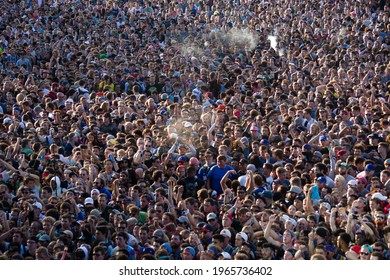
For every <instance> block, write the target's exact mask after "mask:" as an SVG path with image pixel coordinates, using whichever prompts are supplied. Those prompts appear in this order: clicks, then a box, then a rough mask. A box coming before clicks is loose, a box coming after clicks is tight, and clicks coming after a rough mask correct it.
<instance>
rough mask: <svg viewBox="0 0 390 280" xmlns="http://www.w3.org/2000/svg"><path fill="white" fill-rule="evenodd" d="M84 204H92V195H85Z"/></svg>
mask: <svg viewBox="0 0 390 280" xmlns="http://www.w3.org/2000/svg"><path fill="white" fill-rule="evenodd" d="M84 204H85V205H87V204H93V199H92V197H87V198H86V199H85V200H84Z"/></svg>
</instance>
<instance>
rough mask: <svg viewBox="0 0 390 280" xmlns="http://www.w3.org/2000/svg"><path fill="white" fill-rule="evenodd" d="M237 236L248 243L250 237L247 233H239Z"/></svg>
mask: <svg viewBox="0 0 390 280" xmlns="http://www.w3.org/2000/svg"><path fill="white" fill-rule="evenodd" d="M236 236H241V238H242V239H243V240H244V241H245V242H248V235H247V234H246V233H245V232H242V231H241V232H239V233H237V234H236Z"/></svg>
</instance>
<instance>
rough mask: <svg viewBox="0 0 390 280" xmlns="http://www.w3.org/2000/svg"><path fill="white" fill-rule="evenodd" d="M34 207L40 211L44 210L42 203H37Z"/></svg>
mask: <svg viewBox="0 0 390 280" xmlns="http://www.w3.org/2000/svg"><path fill="white" fill-rule="evenodd" d="M33 206H35V207H37V208H38V209H39V210H42V204H41V203H40V202H38V201H37V202H35V203H34V204H33Z"/></svg>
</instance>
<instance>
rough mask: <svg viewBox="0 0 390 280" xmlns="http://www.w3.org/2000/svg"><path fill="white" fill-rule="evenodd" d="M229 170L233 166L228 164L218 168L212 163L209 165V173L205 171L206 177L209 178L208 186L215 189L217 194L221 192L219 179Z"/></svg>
mask: <svg viewBox="0 0 390 280" xmlns="http://www.w3.org/2000/svg"><path fill="white" fill-rule="evenodd" d="M229 170H234V168H233V167H231V166H230V165H226V167H225V168H219V167H218V165H214V166H213V167H211V169H210V171H209V173H207V179H210V187H211V189H213V190H214V191H216V192H217V194H218V195H220V194H222V193H223V191H222V187H221V179H222V178H223V176H225V174H226V172H228V171H229Z"/></svg>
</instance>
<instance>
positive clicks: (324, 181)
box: [316, 176, 326, 183]
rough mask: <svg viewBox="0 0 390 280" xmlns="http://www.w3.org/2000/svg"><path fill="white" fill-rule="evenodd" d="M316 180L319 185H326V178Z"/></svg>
mask: <svg viewBox="0 0 390 280" xmlns="http://www.w3.org/2000/svg"><path fill="white" fill-rule="evenodd" d="M316 180H317V182H318V183H326V178H325V177H324V176H321V177H318V178H317V179H316Z"/></svg>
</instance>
